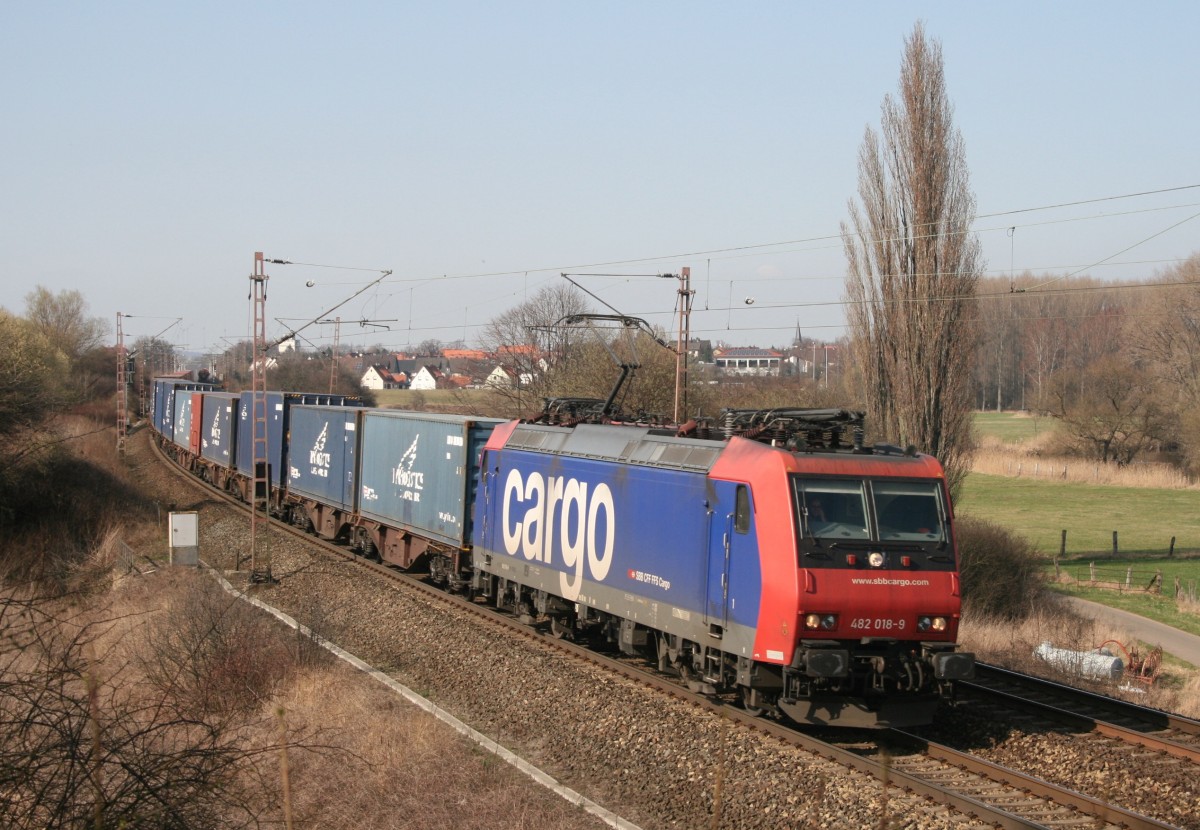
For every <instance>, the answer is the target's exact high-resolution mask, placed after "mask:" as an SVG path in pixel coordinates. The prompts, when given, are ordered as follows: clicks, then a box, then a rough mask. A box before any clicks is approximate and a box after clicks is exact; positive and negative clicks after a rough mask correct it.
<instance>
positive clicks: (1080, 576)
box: [1054, 561, 1197, 603]
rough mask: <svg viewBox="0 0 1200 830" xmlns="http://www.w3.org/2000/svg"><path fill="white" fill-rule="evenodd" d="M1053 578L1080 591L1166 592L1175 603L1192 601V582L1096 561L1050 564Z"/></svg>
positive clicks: (1194, 591) (1145, 570) (1150, 571)
mask: <svg viewBox="0 0 1200 830" xmlns="http://www.w3.org/2000/svg"><path fill="white" fill-rule="evenodd" d="M1054 577H1055V579H1056V580H1057V581H1059V582H1066V583H1070V584H1073V585H1078V586H1079V587H1081V588H1098V589H1100V590H1105V591H1116V592H1118V593H1128V594H1154V595H1158V596H1162V595H1163V594H1164V593H1167V592H1170V593H1169V594H1167V595H1169V596H1173V597H1174V598H1175V599H1176V600H1186V601H1189V602H1193V603H1194V602H1196V597H1197V587H1196V580H1194V579H1188V580H1184V579H1181V578H1180V577H1178V576H1176V577H1172V578H1171V580H1170V582H1171V583H1172V584H1166V583H1167V580H1165V579H1164V577H1163V572H1162V570H1161V569H1158V568H1156V569H1154V570H1148V569H1137V568H1134V567H1132V566H1125V567H1107V566H1104V565H1100V564H1097V563H1096V562H1058V561H1056V562H1055V563H1054Z"/></svg>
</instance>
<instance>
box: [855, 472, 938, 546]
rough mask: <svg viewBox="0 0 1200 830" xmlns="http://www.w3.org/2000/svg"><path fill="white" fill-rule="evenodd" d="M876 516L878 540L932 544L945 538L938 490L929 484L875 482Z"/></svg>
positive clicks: (932, 483) (927, 482)
mask: <svg viewBox="0 0 1200 830" xmlns="http://www.w3.org/2000/svg"><path fill="white" fill-rule="evenodd" d="M871 490H872V492H873V493H874V495H875V515H876V516H877V517H878V520H879V538H880V539H881V540H885V541H886V540H889V539H898V540H902V541H909V542H935V541H939V540H941V539H943V538H945V526H944V523H943V521H942V515H943V510H942V507H941V504H942V503H941V498H940V493H941V488H940V487H938V485H937V483H936V482H932V481H876V482H873V483H872V485H871Z"/></svg>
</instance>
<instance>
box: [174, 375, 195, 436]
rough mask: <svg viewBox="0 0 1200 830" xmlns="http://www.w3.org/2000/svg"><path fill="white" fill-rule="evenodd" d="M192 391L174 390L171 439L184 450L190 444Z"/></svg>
mask: <svg viewBox="0 0 1200 830" xmlns="http://www.w3.org/2000/svg"><path fill="white" fill-rule="evenodd" d="M191 429H192V391H191V390H181V389H178V388H177V389H176V390H175V418H174V421H173V422H172V424H171V431H172V432H171V440H172V441H174V442H175V444H177V445H178V446H180V447H183V448H184V449H185V450H186V449H187V448H188V447H189V446H190V445H191Z"/></svg>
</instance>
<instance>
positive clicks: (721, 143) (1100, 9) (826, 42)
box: [0, 0, 1200, 350]
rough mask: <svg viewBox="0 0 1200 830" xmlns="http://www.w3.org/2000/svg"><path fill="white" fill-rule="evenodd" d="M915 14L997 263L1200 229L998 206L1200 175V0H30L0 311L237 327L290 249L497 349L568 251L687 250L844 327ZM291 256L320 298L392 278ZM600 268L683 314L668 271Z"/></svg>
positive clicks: (748, 285)
mask: <svg viewBox="0 0 1200 830" xmlns="http://www.w3.org/2000/svg"><path fill="white" fill-rule="evenodd" d="M918 19H922V20H924V21H925V23H926V28H927V31H928V33H929V35H930V36H932V37H934V38H937V39H939V40H940V41H941V43H942V47H943V51H944V58H945V66H946V72H947V80H948V87H949V92H950V96H951V98H952V100H953V101H954V104H955V108H956V123H957V125H958V127H959V129H960V130H961V131H962V133H963V137H964V139H965V142H966V148H967V157H968V163H969V166H970V170H971V183H972V187H973V189H974V191H975V194H976V198H977V201H978V208H979V213H980V214H981V215H982V216H984V217H985V218H980V219H979V221H978V223H977V228H978V230H979V233H980V238H981V240H982V242H983V245H984V249H985V252H986V256H987V260H988V266H989V270H990V271H991V272H993V273H1004V274H1007V273H1008V271H1009V269H1010V268H1015V269H1016V271H1018V272H1020V271H1022V270H1024V269H1027V268H1028V269H1033V270H1035V271H1039V272H1041V271H1045V272H1048V273H1052V274H1054V275H1061V274H1066V273H1070V272H1072V271H1075V270H1078V269H1086V270H1085V273H1090V274H1092V275H1093V276H1097V277H1101V278H1105V279H1112V280H1123V279H1138V278H1144V277H1147V276H1149V275H1151V274H1153V273H1155V271H1156V270H1159V269H1161V268H1164V267H1166V266H1168V265H1169V264H1171V263H1172V262H1173V261H1176V260H1178V259H1180V258H1183V257H1186V256H1188V255H1189V254H1192V253H1194V252H1196V251H1197V250H1200V219H1195V220H1192V221H1187V222H1185V221H1184V220H1187V219H1188V218H1189V217H1191V216H1193V215H1195V214H1196V213H1197V212H1200V206H1198V205H1200V189H1196V188H1193V189H1185V190H1179V191H1176V192H1173V193H1160V194H1158V195H1153V196H1145V197H1140V198H1134V199H1121V200H1112V201H1103V202H1098V203H1095V204H1089V205H1079V206H1075V207H1070V208H1061V209H1057V210H1049V211H1032V212H1026V213H1016V214H1006V215H1000V216H991V217H987V216H986V215H988V214H999V213H1002V212H1006V211H1016V210H1023V209H1027V208H1040V207H1044V206H1049V205H1058V204H1062V203H1067V202H1078V201H1083V200H1092V199H1102V198H1104V197H1110V196H1118V195H1124V194H1130V193H1137V192H1142V191H1155V190H1164V189H1168V188H1178V187H1185V186H1189V185H1197V184H1200V162H1198V159H1200V149H1198V148H1200V107H1197V105H1196V100H1197V95H1198V94H1200V93H1198V90H1200V60H1197V57H1196V51H1195V46H1196V34H1197V32H1200V4H1197V3H1194V2H1172V3H1150V4H1131V3H1112V2H1088V3H1081V2H1064V3H1043V2H1036V3H1034V2H1015V3H1004V4H995V3H992V4H980V3H960V2H945V3H929V2H917V3H847V4H832V3H801V2H756V3H716V2H696V0H692V1H691V2H655V3H643V2H594V3H583V2H567V0H563V2H511V1H509V0H506V2H491V3H484V2H478V3H467V2H453V1H452V0H451V1H450V2H441V3H428V2H423V3H414V2H393V3H382V2H381V3H347V4H339V5H337V6H336V7H335V5H334V4H328V3H294V2H289V3H225V2H215V3H160V2H147V3H127V2H106V3H100V2H92V3H18V2H6V3H3V4H0V306H3V307H5V308H7V309H9V310H10V311H14V312H18V313H20V312H23V310H24V307H25V301H24V298H25V295H26V294H27V293H28V292H29V291H30V290H32V289H33V288H34V287H35V286H37V285H43V286H45V287H47V288H49V289H51V290H54V291H58V290H62V289H77V290H79V291H80V292H82V293H83V294H84V296H85V297H86V298H87V300H88V303H89V307H90V311H91V313H92V314H93V315H95V316H100V317H104V318H106V319H108V320H109V321H112V320H113V319H114V317H115V314H116V313H117V312H118V311H120V312H123V313H126V314H130V315H134V317H133V319H131V320H128V321H126V323H125V328H126V332H127V335H128V336H129V337H131V338H132V337H136V336H139V335H146V334H154V333H156V332H157V331H159V330H160V329H162V328H163V327H164V326H166V325H168V324H169V323H170V322H171V319H173V318H175V317H182V318H183V321H182V322H181V323H180V324H178V325H177V326H176V327H175V328H173V329H172V330H171V331H170V333H169V334H167V335H166V336H167V337H168V338H169V339H173V340H174V341H175V342H176V343H177V344H179V345H181V346H186V347H187V348H190V349H195V350H204V349H212V348H222V347H223V344H222V338H230V339H239V338H242V337H244V336H245V335H246V333H247V331H248V328H249V327H248V323H247V318H248V313H249V303H248V301H247V295H248V291H249V280H248V276H249V274H250V272H251V270H252V266H253V254H254V252H255V251H259V250H261V251H264V252H265V253H266V254H267V256H269V257H277V258H284V259H289V260H293V261H297V262H304V263H316V264H326V265H339V266H358V267H365V268H375V269H392V270H393V271H394V272H395V273H394V276H393V277H392V278H391V279H389V280H388V281H386V282H384V283H382V284H381V285H379V286H377V287H376V288H373V289H371V290H370V291H368V292H366V293H364V294H363V295H362V296H361V297H359V298H357V299H355V300H354V301H353V302H351V303H349V304H348V305H346V306H345V307H343V308H342V309H340V311H339V312H338V313H339V314H341V315H342V317H343V318H344V319H346V320H359V319H364V318H366V319H392V320H396V321H397V322H393V323H390V326H391V330H390V331H376V330H373V329H366V328H363V327H360V326H357V325H353V324H352V323H347V324H345V325H344V326H343V331H342V339H343V342H347V341H349V342H357V343H362V344H369V343H375V342H382V343H386V344H388V345H392V346H396V347H403V346H404V345H405V344H407V343H413V344H415V343H418V342H420V341H422V340H425V339H427V338H437V339H440V340H443V341H453V340H458V339H465V340H466V341H467V342H468V343H471V342H473V340H474V338H475V337H476V336H477V334H478V331H479V328H480V327H481V325H482V324H483V323H485V322H486V321H487V320H488V319H489V318H491V317H493V316H494V315H496V314H497V313H499V312H500V311H503V310H504V309H506V308H508V307H510V306H512V305H514V304H516V303H519V302H521V301H522V299H523V298H524V297H525V296H527V295H528V294H532V293H533V292H534V291H536V290H537V288H538V287H540V286H541V285H544V284H546V283H547V282H553V281H555V280H559V279H560V278H559V277H558V276H557V275H558V273H559V272H560V271H564V270H565V271H570V272H572V273H585V272H588V271H592V272H603V273H606V274H612V273H620V274H628V275H638V274H652V273H656V272H662V271H673V270H676V269H677V268H679V267H680V266H683V265H688V266H690V267H691V269H692V274H693V285H694V288H695V289H696V290H697V292H698V293H697V296H696V303H695V308H696V314H695V316H694V318H693V331H694V333H695V334H696V336H699V337H709V338H712V339H714V340H724V341H726V342H728V343H730V344H733V345H760V346H766V345H770V344H779V345H782V344H786V343H788V342H790V340H791V338H792V335H793V333H794V331H795V328H796V326H797V324H799V326H800V327H801V328H802V330H803V332H804V334H805V335H806V336H814V337H818V338H821V339H828V340H832V339H835V338H836V337H838V336H839V335H841V334H842V333H843V329H842V325H843V322H844V314H843V311H842V308H841V307H840V306H839V305H837V301H838V300H839V299H840V298H841V296H842V292H843V288H842V284H843V274H844V270H845V260H844V257H843V254H842V250H841V245H840V242H839V241H838V240H837V239H836V238H831V237H836V234H837V233H838V228H839V223H840V222H841V221H842V220H844V219H845V218H846V215H847V209H846V205H847V200H849V199H850V198H852V197H853V196H854V195H855V190H856V182H857V169H856V163H857V153H858V150H859V147H860V144H861V141H862V136H863V130H864V128H865V127H866V126H867V125H868V124H870V125H872V126H875V125H877V124H878V120H879V111H880V104H881V102H882V100H883V97H884V95H885V94H886V93H889V92H892V91H893V90H895V88H896V85H897V80H898V77H899V68H900V58H901V50H902V44H903V40H904V37H905V36H906V35H907V34H908V33H909V32H910V31H911V29H912V27H913V24H914V22H915V21H917V20H918ZM1064 220H1066V221H1064ZM1179 222H1184V224H1182V225H1180V226H1179V227H1177V228H1174V229H1173V230H1169V231H1166V232H1165V233H1161V235H1160V236H1158V237H1156V238H1155V239H1153V240H1151V241H1149V242H1145V243H1144V244H1140V245H1137V247H1134V248H1132V249H1131V250H1129V251H1128V252H1126V253H1123V254H1120V255H1118V256H1115V257H1114V255H1115V254H1118V252H1121V251H1123V250H1124V249H1125V248H1127V247H1129V246H1132V245H1135V243H1139V242H1142V241H1143V240H1145V239H1147V238H1148V237H1150V236H1152V235H1154V234H1159V233H1160V232H1162V231H1164V230H1165V229H1167V228H1169V227H1171V226H1172V225H1175V224H1176V223H1179ZM1014 226H1015V228H1016V230H1015V231H1013V232H1012V233H1011V235H1010V233H1009V231H1008V228H1010V227H1014ZM772 243H790V244H780V245H777V246H774V247H765V248H753V249H750V250H734V249H738V248H743V247H745V246H764V245H770V244H772ZM1110 257H1111V258H1112V259H1111V260H1109V258H1110ZM651 258H654V259H651ZM638 260H645V261H638ZM1102 260H1109V261H1108V262H1105V264H1103V265H1097V266H1096V267H1089V266H1092V265H1093V264H1095V263H1099V262H1101V261H1102ZM611 262H625V263H626V264H623V265H603V266H600V267H587V266H591V265H594V264H597V263H611ZM268 273H269V274H270V275H271V281H270V291H269V295H268V306H267V308H268V316H269V317H270V318H276V317H283V318H289V319H291V318H295V319H296V320H297V322H296V323H294V324H293V325H298V324H299V321H301V320H305V319H309V318H312V317H315V316H318V315H320V314H321V312H323V311H324V310H325V309H327V308H329V307H330V306H332V305H334V304H335V303H337V302H339V301H341V300H343V299H345V298H346V297H348V296H350V295H351V294H353V293H354V292H355V291H357V290H358V289H359V288H361V287H362V286H363V285H364V284H365V283H366V282H367V281H369V280H371V279H373V278H374V275H373V274H372V273H371V272H369V271H345V270H336V269H328V268H312V267H301V266H288V267H284V266H272V267H271V268H270V269H269V271H268ZM443 275H445V277H443ZM576 279H578V280H579V281H580V282H581V284H583V285H584V286H585V287H587V288H588V289H589V290H592V291H594V292H595V293H597V294H598V295H599V296H601V297H603V298H604V299H605V300H606V301H607V302H609V303H611V304H612V305H614V306H616V307H617V308H619V309H620V310H621V311H622V312H624V313H627V314H637V315H641V316H644V317H646V318H647V319H648V320H650V321H651V322H652V323H655V324H659V325H662V326H664V327H667V328H670V327H671V325H672V321H671V316H670V315H671V312H672V309H673V306H674V300H675V294H674V292H675V288H676V284H675V283H674V282H673V281H670V280H661V279H654V278H651V277H641V276H628V277H622V278H613V277H598V276H597V277H577V278H576ZM310 280H311V281H313V282H315V283H316V285H315V286H313V287H311V288H308V287H305V283H306V282H308V281H310ZM747 298H753V299H754V301H755V302H754V304H753V305H747V304H746V302H745V300H746V299H747ZM282 330H283V329H282V327H281V326H280V325H279V324H277V323H275V322H274V320H273V319H272V322H271V325H270V326H269V332H270V333H271V334H278V333H280V332H281V331H282ZM306 334H308V335H309V336H310V339H311V340H313V341H314V342H317V343H323V342H327V340H328V339H329V338H330V337H331V335H332V332H331V331H330V330H329V329H328V328H314V329H311V330H309V331H308V332H306Z"/></svg>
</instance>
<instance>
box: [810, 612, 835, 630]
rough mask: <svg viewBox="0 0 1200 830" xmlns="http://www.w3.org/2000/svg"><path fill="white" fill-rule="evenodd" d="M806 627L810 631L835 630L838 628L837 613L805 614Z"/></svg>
mask: <svg viewBox="0 0 1200 830" xmlns="http://www.w3.org/2000/svg"><path fill="white" fill-rule="evenodd" d="M804 627H805V628H807V629H808V630H809V631H816V630H817V629H824V630H825V631H833V630H834V629H835V628H837V614H805V615H804Z"/></svg>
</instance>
